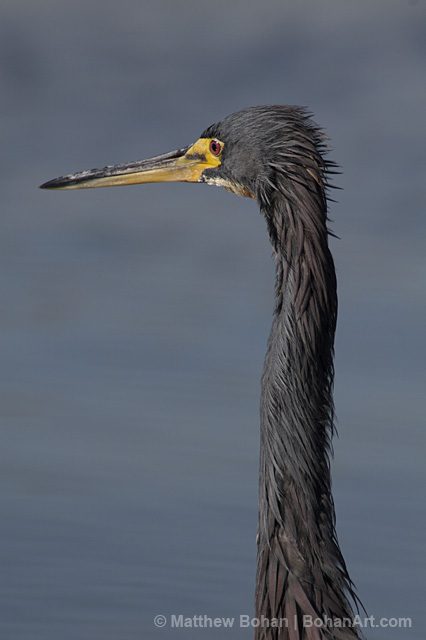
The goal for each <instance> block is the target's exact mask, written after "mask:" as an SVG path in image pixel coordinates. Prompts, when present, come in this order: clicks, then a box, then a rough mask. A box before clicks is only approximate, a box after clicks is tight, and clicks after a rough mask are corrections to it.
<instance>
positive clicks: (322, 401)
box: [42, 105, 360, 640]
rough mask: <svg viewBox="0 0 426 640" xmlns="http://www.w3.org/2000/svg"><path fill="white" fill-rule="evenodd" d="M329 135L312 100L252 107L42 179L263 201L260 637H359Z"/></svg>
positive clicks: (53, 184)
mask: <svg viewBox="0 0 426 640" xmlns="http://www.w3.org/2000/svg"><path fill="white" fill-rule="evenodd" d="M327 140H328V138H327V137H326V135H325V134H324V132H323V130H322V129H321V128H320V127H319V126H318V125H317V124H316V123H315V122H314V121H313V120H312V115H311V114H310V113H309V112H308V111H307V110H306V109H305V108H303V107H298V106H289V105H272V106H258V107H250V108H247V109H243V110H241V111H238V112H236V113H233V114H231V115H229V116H227V117H226V118H224V119H223V120H221V121H220V122H217V123H216V124H213V125H212V126H210V127H208V128H207V129H206V130H205V131H204V132H203V133H202V134H201V136H200V138H199V139H198V140H197V141H196V142H195V143H194V144H191V145H189V146H186V147H183V148H180V149H177V150H176V151H172V152H169V153H165V154H162V155H159V156H156V157H153V158H150V159H147V160H141V161H138V162H131V163H127V164H119V165H113V166H107V167H104V168H103V169H93V170H89V171H81V172H79V173H74V174H69V175H66V176H64V177H60V178H57V179H55V180H51V181H50V182H47V183H45V184H43V185H42V188H44V189H81V188H92V187H108V186H120V185H129V184H139V183H152V182H168V181H180V182H199V183H206V184H211V185H217V186H221V187H224V188H225V189H227V190H228V191H231V192H233V193H235V194H237V195H239V196H243V197H249V198H254V199H255V200H256V201H257V203H258V205H259V208H260V211H261V213H262V215H263V217H264V218H265V220H266V225H267V230H268V233H269V239H270V242H271V245H272V249H273V257H274V260H275V265H276V280H275V307H274V312H273V322H272V329H271V333H270V337H269V340H268V345H267V352H266V357H265V362H264V370H263V375H262V380H261V400H260V464H259V516H258V528H257V538H256V540H257V567H256V587H255V616H256V619H257V620H258V621H259V623H258V624H257V625H256V626H255V640H272V639H273V640H325V639H326V638H327V639H329V640H330V639H336V640H337V639H339V640H354V639H355V638H359V637H360V634H359V631H358V629H357V626H356V625H355V624H353V621H354V618H355V615H356V614H355V611H359V604H360V601H359V599H358V596H357V594H356V590H355V587H354V584H353V582H352V580H351V578H350V576H349V573H348V570H347V567H346V564H345V561H344V558H343V555H342V552H341V550H340V546H339V543H338V539H337V534H336V522H335V509H334V503H333V497H332V491H331V472H330V459H331V455H332V437H333V434H334V431H335V426H334V422H335V420H334V403H333V383H334V336H335V329H336V318H337V293H336V273H335V268H334V262H333V258H332V255H331V252H330V249H329V243H328V238H329V235H330V234H331V231H330V230H329V228H328V223H329V218H328V202H329V200H330V197H329V188H330V187H331V186H333V185H332V184H331V179H330V176H331V174H333V173H336V172H337V168H338V167H337V165H336V164H335V163H334V162H333V161H331V160H329V159H328V158H327V153H328V151H329V147H328V144H327Z"/></svg>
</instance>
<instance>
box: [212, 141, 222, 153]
mask: <svg viewBox="0 0 426 640" xmlns="http://www.w3.org/2000/svg"><path fill="white" fill-rule="evenodd" d="M221 151H222V145H221V144H220V142H218V140H210V152H211V153H212V154H213V155H214V156H219V155H220V152H221Z"/></svg>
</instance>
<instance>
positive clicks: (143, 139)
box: [0, 0, 426, 640]
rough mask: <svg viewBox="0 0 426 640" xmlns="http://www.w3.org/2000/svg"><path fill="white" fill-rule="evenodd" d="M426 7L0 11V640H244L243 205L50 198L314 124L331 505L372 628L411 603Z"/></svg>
mask: <svg viewBox="0 0 426 640" xmlns="http://www.w3.org/2000/svg"><path fill="white" fill-rule="evenodd" d="M425 24H426V4H425V2H424V0H418V1H412V2H409V1H407V2H405V1H403V0H401V1H394V0H391V1H389V0H387V1H385V0H378V1H376V2H373V3H372V2H367V1H364V0H362V1H358V2H352V3H349V2H347V3H338V2H331V1H322V2H313V1H312V2H300V1H299V0H298V1H297V2H296V1H295V0H294V1H290V2H283V1H282V0H263V1H262V2H254V1H251V0H232V1H229V0H217V1H216V2H208V3H207V2H206V3H203V2H199V1H198V2H196V1H195V0H186V1H181V2H177V1H171V0H169V1H162V2H159V1H158V0H155V1H154V0H152V1H146V0H142V1H139V2H137V1H136V0H135V1H132V0H122V1H121V2H117V3H108V2H102V1H100V0H91V1H90V2H83V1H81V0H73V2H65V1H64V0H44V1H42V2H30V1H29V0H28V1H27V2H24V1H22V0H13V1H11V0H3V2H2V7H1V9H0V91H1V96H0V117H1V131H0V136H1V154H0V163H1V166H0V183H1V194H2V196H1V200H2V207H1V261H2V265H1V272H0V273H1V275H0V282H1V294H0V296H1V297H0V300H1V302H0V317H1V330H0V340H1V358H0V359H1V372H0V375H1V394H2V399H1V431H2V434H1V441H2V444H1V456H2V462H1V475H2V481H1V485H2V491H1V520H0V522H1V524H0V549H1V555H2V566H1V568H0V607H1V615H0V638H1V640H9V639H10V640H71V639H73V640H74V639H78V640H86V639H87V640H93V639H97V638H99V639H102V640H117V639H120V640H128V639H129V640H133V639H139V638H166V637H167V638H175V639H176V640H178V639H187V638H188V639H189V638H197V639H198V638H205V639H206V640H207V638H232V639H234V638H251V636H252V630H251V629H244V628H239V626H238V624H237V621H236V622H235V626H234V627H233V628H232V629H223V628H218V629H214V628H213V629H171V628H170V626H167V627H166V628H165V629H157V628H156V627H155V626H154V623H153V619H154V616H155V615H158V614H164V615H166V616H170V615H171V614H180V613H181V614H183V615H184V616H194V615H207V616H210V617H216V616H218V617H225V616H230V617H235V618H236V619H237V620H238V617H239V615H240V614H252V613H253V590H254V568H255V553H256V549H255V534H256V518H257V459H258V429H259V426H258V397H259V380H260V375H261V371H262V364H263V357H264V353H265V348H266V341H267V336H268V332H269V327H270V322H271V314H272V305H273V278H274V273H273V264H272V260H271V250H270V247H269V244H268V239H267V233H266V229H265V224H264V221H263V220H262V218H261V216H260V215H259V213H258V210H257V207H256V204H255V203H254V202H252V201H247V200H242V199H238V198H236V197H235V196H231V195H230V194H228V193H226V192H225V191H223V190H220V189H213V188H210V187H209V188H207V187H205V186H203V185H185V184H175V185H173V184H164V185H147V186H144V187H132V188H127V189H110V190H99V191H98V190H94V191H80V192H57V193H48V192H43V191H39V190H38V189H37V186H38V184H40V183H41V182H44V181H46V180H48V179H51V178H54V177H56V176H58V175H61V174H64V173H69V172H72V171H75V170H79V169H84V168H91V167H94V166H104V165H105V164H112V163H118V162H124V161H127V160H133V159H138V158H142V157H147V156H150V155H155V154H157V153H161V152H164V151H167V150H170V149H174V148H176V147H179V146H183V145H185V144H189V143H190V142H193V141H194V140H195V139H197V137H198V136H199V134H200V133H201V132H202V131H203V129H204V128H205V127H206V126H208V125H209V124H211V123H212V122H214V121H216V120H218V119H221V118H222V117H224V116H225V115H227V114H228V113H230V112H232V111H235V110H237V109H239V108H242V107H244V106H249V105H254V104H268V103H275V102H286V103H293V104H303V105H308V106H309V107H310V109H311V110H312V111H313V112H314V114H315V118H316V120H317V121H318V122H319V123H320V124H322V125H323V126H325V127H326V129H327V132H328V133H329V135H330V136H331V138H332V145H333V152H332V157H333V159H334V160H336V161H337V162H338V163H340V164H341V165H342V167H343V174H342V175H341V176H339V177H338V178H337V182H338V184H339V185H340V186H342V187H343V188H344V190H343V191H339V192H336V198H337V199H338V203H336V204H333V205H332V207H331V217H332V218H333V219H334V225H333V228H334V231H335V232H336V234H337V235H338V236H340V238H341V239H340V240H334V239H333V240H332V250H333V254H334V256H335V260H336V267H337V272H338V279H339V294H340V312H339V324H338V333H337V342H336V389H335V401H336V408H337V415H338V426H339V434H340V437H339V439H338V440H336V441H335V460H334V463H333V486H334V497H335V501H336V508H337V525H338V534H339V540H340V542H341V546H342V549H343V552H344V555H345V558H346V561H347V564H348V567H349V570H350V574H351V576H352V578H353V580H354V581H355V583H356V585H357V587H358V592H359V595H360V597H361V599H362V600H363V602H364V604H365V606H366V608H367V610H368V612H369V614H371V615H374V616H375V618H376V621H377V620H378V619H379V618H380V617H386V618H392V619H394V618H399V617H407V618H411V619H412V627H411V628H410V629H404V628H394V629H389V628H375V629H366V630H365V632H366V635H367V637H368V638H372V639H374V640H382V639H383V640H385V639H386V640H392V639H393V638H395V640H397V639H398V640H400V639H401V638H409V639H410V640H417V639H419V638H421V637H423V633H424V621H423V613H424V600H425V595H426V594H425V578H424V575H425V568H426V567H425V533H424V532H425V525H426V522H425V520H426V519H425V484H426V483H425V429H424V422H425V419H424V416H425V413H426V412H425V409H426V401H425V386H426V385H425V382H426V375H425V353H426V349H425V346H426V345H425V324H426V293H425V289H426V286H425V284H426V259H425V256H426V250H425V237H426V217H425V201H426V198H425V165H426V162H425V151H424V148H425V143H424V140H425V113H426V66H425V60H426V38H425Z"/></svg>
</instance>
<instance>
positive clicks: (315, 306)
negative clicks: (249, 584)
mask: <svg viewBox="0 0 426 640" xmlns="http://www.w3.org/2000/svg"><path fill="white" fill-rule="evenodd" d="M292 213H293V212H291V214H292ZM320 213H321V216H322V219H323V224H322V225H319V231H318V229H317V233H309V232H308V231H306V230H305V229H303V228H299V227H298V226H297V224H296V225H295V226H294V225H293V226H292V224H291V222H292V221H295V220H297V221H299V220H300V216H298V215H297V212H296V214H295V215H293V216H292V217H291V218H290V219H289V212H288V209H286V210H285V211H281V210H278V211H277V210H275V223H276V227H275V229H279V231H276V233H275V236H274V247H275V252H276V306H275V314H274V320H273V325H272V330H271V335H270V338H269V343H268V351H267V355H266V359H265V366H264V372H263V377H262V394H261V454H260V465H261V466H260V521H259V540H260V544H261V545H262V543H263V544H267V543H268V541H269V539H270V537H271V535H272V534H273V531H274V530H275V528H276V526H279V527H281V528H282V529H284V530H285V531H286V532H287V534H288V535H290V536H293V535H294V537H295V539H296V538H297V541H298V542H297V544H298V548H299V551H300V552H302V554H303V555H305V556H306V557H307V556H309V555H310V554H312V553H314V552H315V550H316V549H318V546H319V545H320V544H321V541H323V540H324V539H327V538H329V537H330V538H331V539H334V510H333V503H332V498H331V489H330V471H329V451H330V439H331V435H332V431H333V400H332V386H333V344H334V332H335V324H336V312H337V296H336V280H335V271H334V265H333V259H332V256H331V253H330V251H329V249H328V239H327V230H326V226H325V220H326V213H325V211H322V212H320ZM321 216H318V217H319V218H321ZM279 217H280V219H279V220H278V222H279V224H277V219H278V218H279ZM302 224H303V219H302ZM272 239H273V236H272V234H271V240H272ZM324 528H325V529H324Z"/></svg>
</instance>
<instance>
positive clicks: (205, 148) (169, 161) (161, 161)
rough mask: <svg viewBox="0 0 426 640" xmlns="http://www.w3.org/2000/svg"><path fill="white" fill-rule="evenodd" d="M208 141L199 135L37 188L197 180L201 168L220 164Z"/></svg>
mask: <svg viewBox="0 0 426 640" xmlns="http://www.w3.org/2000/svg"><path fill="white" fill-rule="evenodd" d="M209 144H210V140H209V139H208V138H200V139H199V140H197V142H196V143H195V144H193V145H192V146H189V147H184V148H183V149H177V150H176V151H171V152H169V153H165V154H163V155H161V156H156V157H155V158H149V159H148V160H140V161H138V162H130V163H128V164H117V165H114V166H110V167H105V168H104V169H92V170H90V171H81V172H79V173H72V174H70V175H68V176H63V177H61V178H56V179H55V180H50V182H45V183H44V184H42V185H41V189H91V188H94V187H116V186H123V185H127V184H140V183H146V182H199V181H200V179H201V174H202V173H203V171H204V170H205V169H211V168H213V167H217V166H219V165H220V159H219V158H218V157H216V156H214V155H213V154H212V153H211V152H210V151H209Z"/></svg>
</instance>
